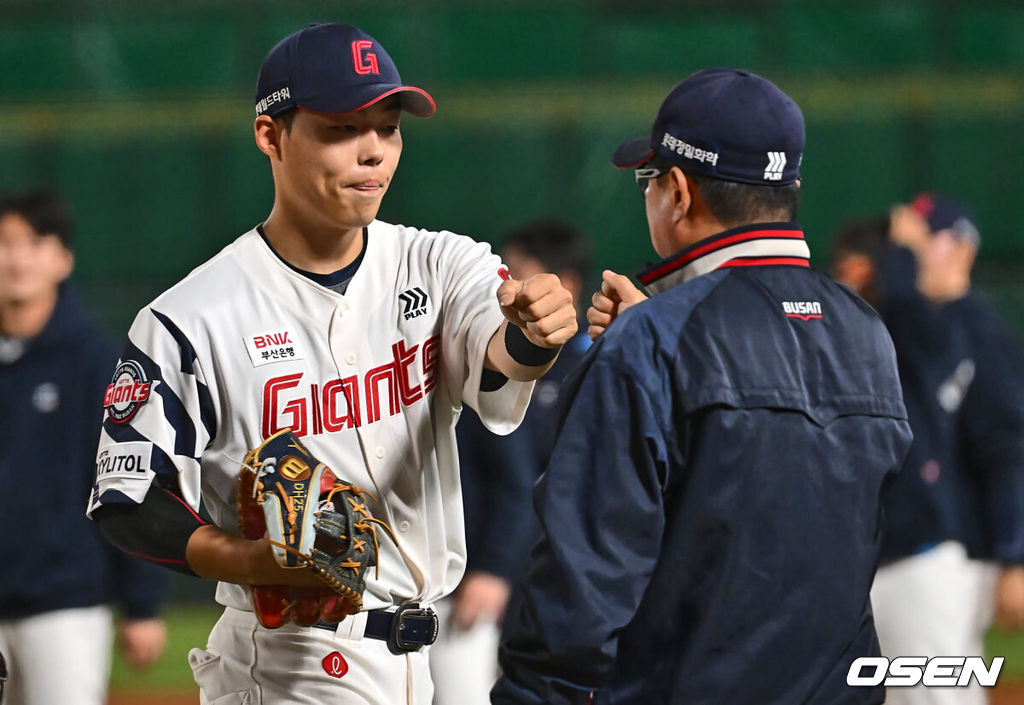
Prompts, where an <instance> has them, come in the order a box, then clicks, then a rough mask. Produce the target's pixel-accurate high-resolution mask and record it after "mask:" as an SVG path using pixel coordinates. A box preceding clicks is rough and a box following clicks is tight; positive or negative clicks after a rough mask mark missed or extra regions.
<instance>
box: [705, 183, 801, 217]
mask: <svg viewBox="0 0 1024 705" xmlns="http://www.w3.org/2000/svg"><path fill="white" fill-rule="evenodd" d="M687 176H689V177H690V178H691V179H693V181H694V183H696V184H697V188H699V189H700V192H701V195H702V196H704V201H705V202H706V203H707V204H708V208H709V209H711V213H712V214H713V215H714V216H715V218H717V219H718V221H719V222H720V223H722V225H724V226H726V227H727V228H735V227H737V226H740V225H746V224H748V223H768V222H792V221H794V220H796V217H797V211H798V210H799V208H800V186H799V185H797V184H787V185H786V186H761V185H758V184H741V183H739V182H736V181H725V180H724V179H716V178H714V177H712V176H706V175H703V174H691V173H689V172H687Z"/></svg>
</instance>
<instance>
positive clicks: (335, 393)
mask: <svg viewBox="0 0 1024 705" xmlns="http://www.w3.org/2000/svg"><path fill="white" fill-rule="evenodd" d="M440 350H441V339H440V337H439V336H436V335H435V336H431V337H430V338H427V339H426V340H425V341H423V344H422V345H413V346H412V347H411V348H406V342H405V341H404V340H400V341H398V342H397V343H395V344H394V345H392V346H391V354H392V359H391V361H390V362H387V363H385V364H383V365H379V366H377V367H374V368H373V369H372V370H368V371H367V372H366V374H365V375H363V379H362V384H360V379H359V375H352V376H351V377H344V378H341V379H332V380H330V381H328V382H326V383H324V384H323V385H320V384H316V383H313V384H310V385H308V388H303V389H301V390H300V389H299V386H300V384H301V383H302V378H303V373H302V372H296V373H294V374H290V375H283V376H281V377H271V378H270V379H268V380H267V382H266V384H264V385H263V425H262V430H263V437H264V438H269V437H270V436H272V435H274V434H275V433H277V432H278V431H280V430H281V429H284V428H290V429H292V431H293V432H294V433H295V435H296V436H300V437H301V436H305V435H310V434H312V435H319V434H321V433H336V432H337V431H341V430H342V429H344V428H359V427H360V426H362V425H363V423H374V422H375V421H380V419H381V417H382V414H383V410H382V409H381V405H382V401H381V400H382V399H385V400H387V413H388V415H389V416H394V415H395V414H397V413H399V411H401V410H402V408H403V407H407V406H411V405H413V404H415V403H416V402H418V401H419V400H421V399H423V398H424V397H425V396H427V394H429V393H430V392H431V391H432V390H433V389H434V387H436V386H437V364H438V355H439V353H440ZM417 353H418V354H417ZM417 357H419V365H416V364H415V363H416V358H417ZM416 367H418V368H419V371H420V374H419V375H418V374H417V373H416ZM417 377H419V378H420V379H421V381H422V384H414V381H415V379H416V378H417ZM292 390H294V391H292ZM360 393H362V395H360Z"/></svg>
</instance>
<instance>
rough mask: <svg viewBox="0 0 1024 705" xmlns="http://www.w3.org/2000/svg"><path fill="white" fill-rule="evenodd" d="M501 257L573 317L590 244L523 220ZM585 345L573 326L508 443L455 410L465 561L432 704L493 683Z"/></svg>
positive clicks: (453, 703)
mask: <svg viewBox="0 0 1024 705" xmlns="http://www.w3.org/2000/svg"><path fill="white" fill-rule="evenodd" d="M501 257H502V260H503V261H504V262H505V263H506V264H507V265H508V268H509V271H510V273H511V274H512V276H513V277H514V278H516V279H527V278H529V277H532V276H534V275H535V274H540V273H542V272H552V273H554V274H556V275H558V278H559V279H560V280H561V281H562V285H563V286H564V287H565V288H566V289H568V290H569V291H570V292H572V295H573V301H574V302H575V304H576V308H577V310H582V309H581V307H580V306H579V303H580V295H581V293H582V291H583V287H584V282H585V281H586V278H587V274H588V272H589V266H590V243H589V242H588V241H587V239H586V237H585V236H584V235H583V233H581V232H579V231H578V230H576V229H575V228H572V227H570V226H569V225H566V224H564V223H561V222H558V221H551V220H541V221H534V222H530V223H527V224H525V225H523V226H521V227H519V228H517V229H516V230H514V231H512V232H511V233H510V234H509V235H507V236H506V237H505V239H504V241H503V244H502V248H501ZM589 347H590V339H589V338H588V337H587V334H586V332H585V331H584V328H583V326H581V327H580V332H579V333H578V334H577V335H576V337H575V338H573V339H572V340H570V341H569V342H568V343H566V344H565V345H564V346H563V347H562V351H561V353H559V355H558V359H557V360H556V361H555V364H554V365H553V366H552V368H551V369H550V370H548V372H547V374H545V375H544V377H543V378H541V379H540V380H538V382H537V386H536V387H535V388H534V391H533V399H532V400H531V401H530V408H529V409H528V410H527V412H526V417H525V418H524V419H523V423H522V424H521V425H520V426H519V428H518V429H517V430H515V431H513V432H512V433H511V434H509V435H507V436H496V435H494V434H493V433H491V432H489V431H488V430H487V429H486V428H484V426H483V424H482V423H480V419H479V417H478V416H477V415H476V413H475V412H474V411H473V410H472V409H470V408H468V407H464V408H463V411H462V416H461V418H460V419H459V425H458V426H457V427H456V433H457V435H458V442H459V467H460V469H461V474H462V496H463V504H464V507H465V512H466V543H467V551H468V557H467V565H466V575H465V577H464V578H463V579H462V582H461V583H460V585H459V588H458V589H457V590H456V591H455V593H453V594H452V595H451V596H450V597H449V598H446V599H445V600H444V601H443V602H441V603H440V604H438V605H435V607H436V608H437V609H438V612H439V614H440V615H441V616H442V617H444V618H446V619H447V622H448V624H447V627H448V628H447V629H443V630H441V633H440V636H439V637H438V641H437V643H436V644H434V646H432V647H431V650H430V668H431V672H432V673H433V675H434V702H435V703H437V704H438V705H476V704H479V703H486V702H487V701H488V693H489V692H490V690H491V686H493V685H494V681H495V680H496V679H497V678H498V629H499V626H500V622H501V618H502V616H503V615H504V613H505V605H506V603H507V602H508V595H509V590H510V588H511V587H512V586H513V585H514V584H515V583H516V581H517V580H518V579H519V576H520V574H521V573H522V570H523V567H524V565H525V562H526V557H527V554H528V553H529V550H530V545H531V544H532V542H533V541H534V540H536V538H537V535H536V534H537V521H536V518H535V516H534V513H533V502H532V496H533V485H534V483H535V482H536V481H537V477H538V476H539V475H540V473H541V471H542V470H543V469H544V467H545V466H546V465H547V462H548V458H549V457H550V456H551V450H552V448H553V447H554V444H555V433H556V429H557V425H558V416H557V402H558V398H559V395H560V392H561V387H562V383H563V381H564V380H565V378H566V376H567V375H568V374H569V373H570V372H571V371H572V370H573V369H575V367H576V365H577V364H578V363H579V361H580V359H581V358H582V357H583V354H584V353H585V352H586V350H587V348H589Z"/></svg>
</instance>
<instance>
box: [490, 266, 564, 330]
mask: <svg viewBox="0 0 1024 705" xmlns="http://www.w3.org/2000/svg"><path fill="white" fill-rule="evenodd" d="M498 305H499V306H501V312H502V313H503V314H505V318H507V319H508V320H509V322H510V323H512V324H513V325H516V326H518V327H519V328H520V329H522V331H523V334H524V335H525V336H526V339H527V340H529V341H530V342H531V343H533V344H534V345H536V346H538V347H541V348H557V347H560V346H562V345H564V344H565V343H567V342H569V340H571V339H572V337H573V336H574V335H576V330H577V328H578V326H577V323H576V308H575V307H574V306H573V305H572V294H571V293H570V292H569V290H568V289H566V288H565V287H564V286H562V282H561V281H560V280H559V279H558V277H556V276H555V275H554V274H537V275H535V276H532V277H530V278H529V279H527V280H525V281H519V280H517V279H507V280H505V281H504V282H502V283H501V286H499V287H498Z"/></svg>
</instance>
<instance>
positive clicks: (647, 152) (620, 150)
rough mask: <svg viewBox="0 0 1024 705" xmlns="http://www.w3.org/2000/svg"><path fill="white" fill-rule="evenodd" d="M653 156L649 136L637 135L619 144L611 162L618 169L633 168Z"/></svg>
mask: <svg viewBox="0 0 1024 705" xmlns="http://www.w3.org/2000/svg"><path fill="white" fill-rule="evenodd" d="M653 156H654V150H653V149H651V138H650V137H637V138H636V139H635V140H626V141H625V142H623V143H622V144H620V145H619V146H618V147H617V148H616V150H615V153H614V154H613V155H612V164H614V165H615V166H616V167H617V168H619V169H635V168H636V167H638V166H640V165H641V164H643V163H644V162H646V161H650V159H651V157H653Z"/></svg>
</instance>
